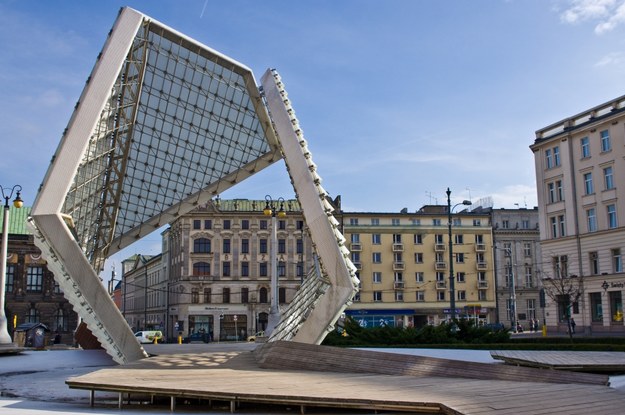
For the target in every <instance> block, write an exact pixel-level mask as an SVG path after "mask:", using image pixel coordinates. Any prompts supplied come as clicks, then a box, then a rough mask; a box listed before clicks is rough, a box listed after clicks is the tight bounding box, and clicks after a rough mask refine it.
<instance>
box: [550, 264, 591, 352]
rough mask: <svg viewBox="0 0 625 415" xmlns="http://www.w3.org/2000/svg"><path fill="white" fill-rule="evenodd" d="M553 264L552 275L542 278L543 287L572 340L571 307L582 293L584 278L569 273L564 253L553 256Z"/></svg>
mask: <svg viewBox="0 0 625 415" xmlns="http://www.w3.org/2000/svg"><path fill="white" fill-rule="evenodd" d="M553 265H554V277H546V278H543V289H544V290H545V295H546V296H547V297H549V298H550V299H551V300H552V301H553V302H554V303H555V304H556V306H557V313H558V319H559V321H561V320H566V323H567V327H568V332H569V338H570V339H571V341H572V340H573V331H572V330H571V308H572V307H573V306H574V305H576V304H577V302H578V301H579V299H580V297H581V296H582V295H583V293H584V278H583V277H579V276H577V275H569V273H568V266H567V256H566V255H562V256H557V257H554V261H553Z"/></svg>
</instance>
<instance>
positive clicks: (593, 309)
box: [589, 293, 603, 323]
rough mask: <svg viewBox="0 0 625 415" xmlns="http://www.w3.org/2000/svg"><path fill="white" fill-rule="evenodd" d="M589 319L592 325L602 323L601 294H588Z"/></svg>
mask: <svg viewBox="0 0 625 415" xmlns="http://www.w3.org/2000/svg"><path fill="white" fill-rule="evenodd" d="M589 296H590V319H591V320H592V322H593V323H602V322H603V306H602V305H601V293H590V294H589Z"/></svg>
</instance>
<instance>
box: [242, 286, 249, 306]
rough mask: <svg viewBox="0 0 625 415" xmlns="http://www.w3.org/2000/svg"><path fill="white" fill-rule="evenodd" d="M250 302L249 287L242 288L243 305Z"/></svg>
mask: <svg viewBox="0 0 625 415" xmlns="http://www.w3.org/2000/svg"><path fill="white" fill-rule="evenodd" d="M249 302H250V289H249V288H247V287H243V288H241V303H243V304H247V303H249Z"/></svg>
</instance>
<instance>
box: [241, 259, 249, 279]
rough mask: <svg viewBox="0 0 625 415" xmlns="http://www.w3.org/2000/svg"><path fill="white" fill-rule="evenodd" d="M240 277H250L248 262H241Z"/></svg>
mask: <svg viewBox="0 0 625 415" xmlns="http://www.w3.org/2000/svg"><path fill="white" fill-rule="evenodd" d="M241 276H242V277H249V276H250V263H249V262H248V261H242V262H241Z"/></svg>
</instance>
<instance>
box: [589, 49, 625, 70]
mask: <svg viewBox="0 0 625 415" xmlns="http://www.w3.org/2000/svg"><path fill="white" fill-rule="evenodd" d="M623 63H625V53H623V52H612V53H609V54H607V55H605V56H604V57H603V58H601V59H600V60H599V61H598V62H597V63H595V66H596V67H601V66H612V65H621V64H623Z"/></svg>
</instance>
